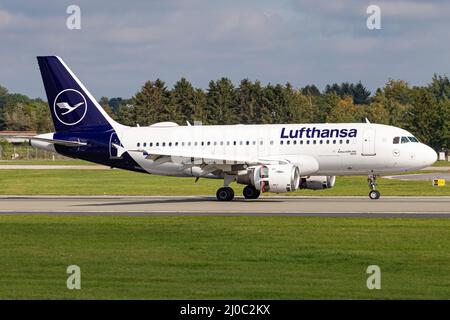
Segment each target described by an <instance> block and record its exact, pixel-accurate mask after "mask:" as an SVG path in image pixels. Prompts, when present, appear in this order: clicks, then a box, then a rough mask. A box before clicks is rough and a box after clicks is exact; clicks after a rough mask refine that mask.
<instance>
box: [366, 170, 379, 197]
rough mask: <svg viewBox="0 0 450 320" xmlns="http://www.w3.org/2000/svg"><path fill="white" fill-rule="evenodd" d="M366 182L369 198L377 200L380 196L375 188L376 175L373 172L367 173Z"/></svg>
mask: <svg viewBox="0 0 450 320" xmlns="http://www.w3.org/2000/svg"><path fill="white" fill-rule="evenodd" d="M367 183H368V184H369V188H370V189H371V191H370V192H369V198H370V199H372V200H377V199H379V198H380V192H379V191H378V190H376V189H375V188H376V187H377V176H376V175H374V174H369V176H368V177H367Z"/></svg>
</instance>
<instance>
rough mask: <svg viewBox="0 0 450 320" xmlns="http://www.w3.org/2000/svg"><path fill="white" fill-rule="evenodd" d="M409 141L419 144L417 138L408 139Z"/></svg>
mask: <svg viewBox="0 0 450 320" xmlns="http://www.w3.org/2000/svg"><path fill="white" fill-rule="evenodd" d="M408 139H409V141H411V142H419V140H417V138H416V137H408Z"/></svg>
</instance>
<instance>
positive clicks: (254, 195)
mask: <svg viewBox="0 0 450 320" xmlns="http://www.w3.org/2000/svg"><path fill="white" fill-rule="evenodd" d="M243 194H244V197H245V199H258V197H259V195H260V194H261V191H259V190H256V188H255V187H254V186H246V187H245V188H244V191H243Z"/></svg>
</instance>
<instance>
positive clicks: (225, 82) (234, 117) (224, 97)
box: [206, 78, 239, 124]
mask: <svg viewBox="0 0 450 320" xmlns="http://www.w3.org/2000/svg"><path fill="white" fill-rule="evenodd" d="M207 99H208V105H207V107H206V116H207V120H208V123H209V124H233V123H238V122H239V112H238V108H237V106H236V98H235V91H234V86H233V83H232V82H231V81H230V80H229V79H227V78H221V79H220V80H217V81H210V83H209V87H208V92H207Z"/></svg>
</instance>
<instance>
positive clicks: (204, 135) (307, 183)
mask: <svg viewBox="0 0 450 320" xmlns="http://www.w3.org/2000/svg"><path fill="white" fill-rule="evenodd" d="M37 60H38V64H39V68H40V72H41V76H42V80H43V83H44V87H45V91H46V95H47V99H48V104H49V107H50V111H51V116H52V119H53V123H54V126H55V132H51V133H44V134H39V135H37V136H34V137H32V138H30V144H31V145H32V146H34V147H36V148H40V149H43V150H47V151H51V152H56V153H58V154H61V155H64V156H67V157H71V158H77V159H83V160H87V161H90V162H94V163H98V164H102V165H106V166H110V167H111V168H119V169H124V170H131V171H135V172H141V173H147V174H156V175H166V176H177V177H195V179H196V180H198V179H199V178H212V179H223V181H224V183H223V187H221V188H219V189H218V190H217V192H216V197H217V200H219V201H230V200H232V199H233V198H234V191H233V189H232V188H231V187H230V184H231V183H232V182H236V183H238V184H244V185H246V187H245V188H244V189H243V196H244V198H246V199H257V198H258V197H259V196H260V195H261V193H265V192H273V193H286V192H293V191H296V190H298V189H312V190H321V189H328V188H332V187H333V186H334V185H335V181H336V176H352V175H364V176H366V175H367V177H368V185H369V188H370V191H369V198H370V199H372V200H376V199H379V198H380V192H379V191H378V190H377V188H376V185H377V183H376V178H377V177H378V176H379V175H381V174H387V173H397V172H405V171H411V170H417V169H421V168H424V167H427V166H429V165H431V164H433V163H434V162H435V161H436V160H437V154H436V152H435V151H434V150H433V149H432V148H430V147H428V146H427V145H425V144H423V143H421V142H419V141H418V139H417V138H416V137H414V135H413V134H412V133H410V132H408V131H406V130H403V129H401V128H397V127H393V126H388V125H382V124H373V123H370V122H369V121H366V123H337V124H334V123H320V124H319V123H316V124H261V125H241V124H237V125H191V124H190V123H189V122H188V123H187V125H183V126H180V125H178V124H177V123H174V122H159V123H155V124H152V125H150V126H148V127H139V126H137V127H130V126H125V125H122V124H119V123H117V122H116V121H114V120H113V119H112V118H111V117H110V116H109V115H108V114H107V113H106V112H105V111H104V110H103V108H102V107H101V106H100V105H99V103H98V102H97V101H96V99H95V98H94V97H93V96H92V95H91V93H90V92H89V91H88V90H87V89H86V87H85V86H84V85H83V84H82V83H81V81H80V80H79V79H78V78H77V77H76V76H75V74H74V73H73V72H72V71H71V70H70V69H69V67H68V66H67V65H66V64H65V63H64V61H63V60H62V59H61V58H59V57H57V56H40V57H37ZM56 106H58V108H56ZM61 106H64V107H63V108H62V107H61ZM64 110H68V111H66V112H63V111H64Z"/></svg>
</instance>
